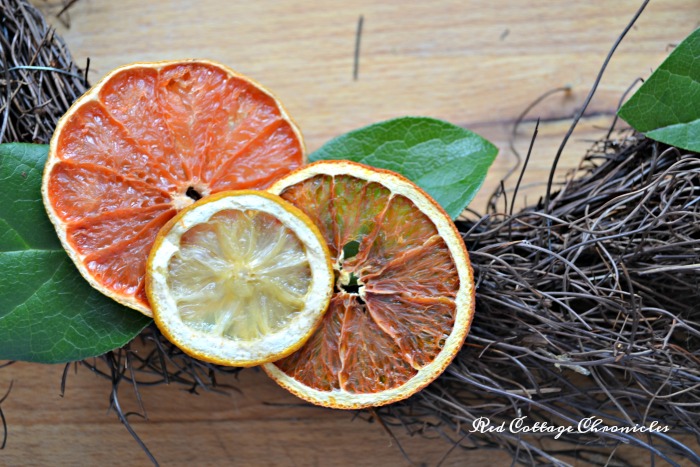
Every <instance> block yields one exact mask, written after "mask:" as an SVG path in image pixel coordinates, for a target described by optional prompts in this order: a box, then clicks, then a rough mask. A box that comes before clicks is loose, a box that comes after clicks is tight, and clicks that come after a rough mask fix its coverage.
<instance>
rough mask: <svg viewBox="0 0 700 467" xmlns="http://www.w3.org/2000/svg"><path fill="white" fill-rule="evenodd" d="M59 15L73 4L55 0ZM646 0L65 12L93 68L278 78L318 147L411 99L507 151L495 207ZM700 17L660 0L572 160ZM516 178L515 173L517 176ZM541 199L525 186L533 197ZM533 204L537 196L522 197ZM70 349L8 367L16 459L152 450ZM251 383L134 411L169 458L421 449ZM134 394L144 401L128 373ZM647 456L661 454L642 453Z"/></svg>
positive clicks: (81, 8)
mask: <svg viewBox="0 0 700 467" xmlns="http://www.w3.org/2000/svg"><path fill="white" fill-rule="evenodd" d="M35 4H36V5H37V6H39V7H41V8H42V9H43V10H44V11H45V12H46V13H47V15H49V16H51V15H53V14H55V13H56V12H57V11H58V10H59V9H60V5H59V4H57V3H56V2H46V1H40V0H37V1H36V2H35ZM640 4H641V1H639V0H617V1H614V2H610V1H606V0H595V1H593V0H592V1H587V2H580V1H573V0H559V1H554V0H551V1H544V0H531V1H528V2H524V1H519V2H513V1H507V0H489V1H486V0H462V1H445V0H441V1H432V2H425V1H421V2H418V1H404V2H376V1H369V0H367V1H364V0H363V1H348V2H337V1H306V2H292V1H287V0H284V1H281V0H277V1H275V0H262V1H261V0H258V1H255V2H250V1H249V2H243V1H223V0H220V1H215V0H201V1H196V2H195V1H191V0H172V1H165V0H159V1H150V2H142V1H138V0H123V1H119V2H109V1H99V0H81V1H79V2H77V3H76V4H75V5H74V6H73V7H72V8H71V9H70V11H69V16H70V28H69V29H66V28H65V27H63V26H62V25H61V23H60V21H58V20H57V19H56V18H55V17H53V16H51V21H52V22H53V23H54V24H55V25H56V26H57V28H58V30H59V32H60V33H61V34H63V36H64V38H65V39H66V42H67V44H68V47H69V49H70V50H71V51H72V53H73V55H74V57H75V59H76V60H77V61H78V62H79V63H85V60H86V59H87V57H90V59H91V67H90V79H91V81H92V82H96V81H97V79H99V77H101V76H102V75H104V74H105V73H107V72H108V71H109V70H111V69H112V68H114V67H117V66H119V65H123V64H126V63H129V62H133V61H139V60H163V59H171V58H184V57H203V58H211V59H214V60H219V61H221V62H223V63H226V64H227V65H229V66H231V67H232V68H234V69H236V70H237V71H240V72H242V73H245V74H247V75H249V76H251V77H253V78H255V79H256V80H258V81H260V82H262V83H264V84H265V85H266V86H267V87H268V88H269V89H271V90H273V91H274V92H275V93H276V94H277V95H278V97H279V98H280V99H281V100H282V101H283V102H285V103H286V106H287V108H288V110H289V112H290V114H291V115H292V116H293V117H294V118H295V120H296V121H297V123H298V124H299V125H300V127H301V128H302V131H303V133H304V135H305V138H306V142H307V146H308V149H309V150H310V151H313V150H315V149H317V148H318V147H320V146H321V145H322V144H323V143H324V142H325V141H327V140H329V139H330V138H332V137H334V136H337V135H340V134H342V133H344V132H347V131H349V130H352V129H355V128H358V127H360V126H363V125H366V124H369V123H373V122H377V121H380V120H384V119H388V118H392V117H398V116H402V115H428V116H433V117H437V118H441V119H444V120H448V121H451V122H453V123H455V124H458V125H461V126H464V127H467V128H470V129H472V130H474V131H476V132H478V133H480V134H481V135H483V136H485V137H487V138H488V139H490V140H491V141H493V142H494V143H495V144H496V145H497V146H499V147H500V148H501V153H500V155H499V157H498V159H497V161H496V163H495V165H494V169H493V170H492V171H491V173H490V174H489V176H488V179H487V183H486V187H485V188H484V190H482V192H481V193H480V195H479V196H478V198H477V199H476V201H475V202H474V204H473V207H474V208H475V209H477V210H481V209H482V207H483V205H484V203H485V201H486V199H487V197H488V194H489V193H490V192H491V191H492V190H493V189H494V188H495V187H496V186H497V185H498V183H499V181H500V180H501V178H502V177H503V175H504V174H505V173H506V172H507V171H508V169H510V168H511V167H512V166H513V165H514V164H515V163H516V158H515V156H514V155H513V154H512V152H511V151H510V150H509V149H508V141H509V138H510V135H511V132H512V130H513V124H514V122H515V120H516V119H517V117H518V116H519V115H520V114H521V112H522V111H523V110H524V109H525V108H526V107H527V106H528V105H529V104H530V103H531V102H532V101H533V100H535V99H536V98H537V97H538V96H540V95H541V94H543V93H545V92H547V91H549V90H551V89H554V88H558V87H564V86H566V87H568V91H567V92H561V93H558V94H555V95H553V96H551V97H550V98H548V99H546V100H545V101H544V102H543V103H542V104H540V105H539V106H537V107H536V108H535V109H534V110H532V111H531V112H530V113H529V114H528V115H527V117H526V120H525V122H524V124H523V125H521V126H520V128H519V131H518V132H517V135H516V139H515V145H516V147H517V148H518V149H519V150H520V151H522V152H524V151H525V150H526V148H527V145H528V143H529V139H530V135H531V133H532V130H533V127H534V121H535V120H536V119H537V118H541V119H542V122H543V123H542V126H541V131H540V135H539V138H538V140H537V142H536V145H535V151H534V154H533V158H532V161H531V165H530V169H529V171H528V173H527V175H526V178H525V185H526V187H527V188H526V190H525V191H524V194H526V196H527V200H528V201H534V200H536V198H537V197H538V196H540V195H541V194H542V193H543V188H542V183H543V181H544V180H546V177H547V174H548V170H549V167H550V164H551V161H552V159H553V157H554V154H555V153H556V151H557V148H558V146H559V143H560V142H561V139H562V136H563V134H564V133H565V132H566V130H567V128H568V126H569V124H570V119H571V116H572V114H573V113H574V112H575V110H576V109H577V108H578V107H579V106H580V105H581V103H582V101H583V100H584V98H585V96H586V94H587V93H588V91H589V88H590V86H591V84H592V83H593V80H594V78H595V76H596V74H597V73H598V70H599V68H600V66H601V64H602V63H603V59H604V57H605V55H606V54H607V52H608V50H609V49H610V47H611V45H612V43H613V42H614V40H615V39H616V38H617V36H618V34H619V33H620V32H621V31H622V29H623V28H624V27H625V25H626V24H627V22H628V21H629V19H630V18H631V16H632V14H633V13H634V12H635V10H636V9H637V8H638V6H639V5H640ZM360 15H363V17H364V28H363V34H362V42H361V55H360V62H359V79H358V80H356V81H355V80H353V53H354V47H355V32H356V26H357V21H358V18H359V16H360ZM699 22H700V0H666V1H654V2H651V4H650V6H649V7H648V8H647V10H646V12H645V13H644V14H643V16H642V18H641V19H640V20H639V21H638V23H637V25H636V26H635V27H634V29H633V30H632V31H630V33H629V35H628V37H627V38H626V39H625V41H624V42H623V44H622V45H621V46H620V48H619V50H618V51H617V53H616V54H615V56H614V58H613V60H612V62H611V63H610V65H609V67H608V70H607V72H606V74H605V76H604V78H603V80H602V81H601V84H600V87H599V90H598V92H597V94H596V96H595V98H594V99H593V101H592V103H591V105H590V106H589V108H588V110H587V112H586V114H585V116H584V118H583V120H582V122H581V124H580V125H579V127H578V129H577V131H576V132H575V133H574V136H573V138H572V139H571V141H570V142H569V144H568V145H567V147H566V150H565V152H564V158H563V159H562V162H561V163H560V169H561V171H560V174H562V175H563V173H564V172H565V171H566V170H567V169H570V168H573V167H575V166H576V164H577V163H578V160H579V159H580V157H581V156H582V155H583V154H584V152H585V150H586V149H587V148H588V147H589V145H590V141H592V140H594V139H596V138H599V137H600V136H602V135H603V134H604V132H603V130H602V129H603V128H607V127H608V126H609V124H610V122H611V118H612V116H613V114H614V112H615V109H616V108H617V106H618V102H619V100H620V97H621V95H622V94H623V93H624V91H625V90H626V89H627V88H628V87H629V86H630V85H631V84H632V83H633V81H634V80H635V79H636V78H637V77H646V76H648V74H649V73H650V71H651V70H652V69H653V68H654V67H656V66H657V65H658V64H659V63H660V62H661V61H662V60H663V58H664V57H665V56H666V55H667V53H668V52H669V50H670V47H671V46H672V45H673V44H675V43H677V42H678V41H680V40H681V39H682V38H683V37H685V36H686V35H687V34H689V33H690V32H691V31H692V30H693V29H694V28H695V27H697V26H698V24H699ZM513 183H514V180H509V181H507V186H509V187H512V185H513ZM521 199H524V198H521ZM521 204H522V201H521ZM61 372H62V366H42V365H33V364H26V363H17V364H14V365H12V366H9V367H7V368H3V369H1V370H0V393H2V392H4V391H5V390H6V389H7V388H8V387H9V385H10V383H11V382H13V389H12V392H11V394H10V395H9V397H8V398H7V400H6V401H5V402H3V404H2V410H3V412H4V414H5V416H6V418H7V422H8V425H9V435H8V440H7V447H6V448H5V450H4V451H0V464H4V465H97V464H99V465H122V464H129V465H148V460H147V458H146V457H145V456H144V454H143V453H142V452H141V451H140V450H139V448H138V446H137V445H136V444H135V443H134V441H133V440H132V439H131V437H130V436H129V434H128V433H127V432H126V430H125V429H124V428H123V426H121V424H120V423H119V422H118V421H117V419H116V417H115V416H114V414H113V413H108V412H107V410H108V396H109V394H108V391H109V388H110V386H109V384H108V382H107V381H105V380H103V379H100V378H98V377H96V376H94V375H93V374H91V373H89V372H88V371H87V370H85V369H81V370H80V371H79V372H78V373H77V374H76V375H71V376H70V377H69V380H68V388H67V391H66V394H65V396H64V397H60V396H59V389H60V388H59V382H60V377H61ZM225 382H226V383H230V384H232V385H234V386H236V387H237V388H239V389H240V390H241V391H242V392H241V393H240V394H239V393H237V392H232V393H231V394H230V395H229V396H221V395H218V394H202V395H199V396H193V395H191V394H189V393H187V392H185V391H183V388H180V387H175V386H171V387H167V388H165V387H160V388H145V389H143V390H142V395H143V402H144V405H145V407H146V409H147V411H148V415H149V419H148V421H143V420H140V419H138V418H136V417H132V418H131V421H132V422H133V424H134V428H135V429H136V431H137V432H138V433H139V435H141V436H142V438H143V439H144V440H145V442H146V443H147V444H148V446H149V447H150V449H151V450H152V452H153V453H154V455H155V456H156V457H157V458H158V460H159V461H160V462H161V463H162V465H195V464H196V465H221V464H240V465H355V464H372V465H406V464H408V461H407V460H406V459H405V458H404V457H403V456H402V454H401V452H400V451H399V449H398V448H397V446H396V442H394V441H392V440H391V439H390V438H389V436H388V435H387V434H386V433H385V432H384V430H383V429H382V428H381V427H380V426H379V425H378V424H376V423H375V424H367V423H366V422H364V421H362V420H360V419H353V417H354V414H351V413H346V412H340V411H331V410H325V409H317V408H310V407H305V406H300V405H299V401H298V400H297V399H295V398H294V397H293V396H291V395H289V394H287V393H286V392H285V391H284V390H282V389H280V388H278V387H277V386H276V385H275V384H274V383H272V382H271V381H270V380H268V379H267V377H266V376H265V375H263V374H262V373H260V372H256V371H255V370H246V371H244V372H242V373H241V374H240V378H238V379H236V378H234V377H230V378H227V379H226V381H225ZM121 393H122V399H123V403H124V405H125V410H138V405H137V404H136V401H135V400H134V398H133V395H132V394H131V391H130V390H129V388H126V387H125V388H122V391H121ZM394 431H395V433H396V435H397V437H398V439H399V441H400V442H401V443H402V445H403V447H404V448H405V449H406V451H407V453H408V455H409V457H410V459H411V460H412V461H413V462H415V463H418V464H426V465H435V464H437V463H439V462H440V460H441V459H442V458H443V456H444V455H445V454H446V453H447V452H448V450H449V448H450V445H449V444H447V443H444V442H443V441H440V440H426V439H422V438H420V437H409V436H408V435H407V434H406V433H404V432H403V431H402V430H401V429H395V430H394ZM629 456H631V457H629V459H631V460H632V462H633V463H635V464H637V465H645V464H647V463H648V461H649V458H648V456H646V455H642V454H639V453H637V454H634V453H630V454H629ZM507 460H508V457H507V456H505V455H504V454H502V453H499V452H485V451H477V452H466V451H461V450H455V451H452V452H451V453H449V455H447V457H446V458H445V459H444V463H443V464H442V465H464V464H465V463H467V462H470V463H476V464H480V463H489V464H493V465H501V464H504V463H506V462H507Z"/></svg>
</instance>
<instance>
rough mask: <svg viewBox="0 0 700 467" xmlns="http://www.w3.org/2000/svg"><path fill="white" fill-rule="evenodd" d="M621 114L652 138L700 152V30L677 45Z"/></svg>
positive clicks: (633, 125)
mask: <svg viewBox="0 0 700 467" xmlns="http://www.w3.org/2000/svg"><path fill="white" fill-rule="evenodd" d="M618 115H619V116H620V117H621V118H623V119H624V120H625V121H627V123H629V124H630V125H631V126H632V127H633V128H634V129H635V130H637V131H639V132H641V133H644V134H645V135H646V136H648V137H649V138H651V139H654V140H656V141H661V142H662V143H666V144H670V145H672V146H676V147H679V148H683V149H688V150H690V151H694V152H700V29H696V30H695V31H694V32H693V33H692V34H691V35H690V36H688V37H687V38H686V39H685V40H684V41H683V42H681V43H680V44H679V45H678V47H676V49H675V50H674V51H673V52H672V53H671V55H669V56H668V58H667V59H666V60H665V61H664V62H663V63H662V64H661V66H660V67H659V68H658V69H657V70H656V71H655V72H654V73H652V75H651V76H650V77H649V79H648V80H646V82H645V83H644V84H643V85H642V86H641V87H640V88H639V89H638V90H637V92H636V93H634V95H633V96H632V97H631V98H630V99H629V100H628V101H627V102H626V103H625V105H623V106H622V108H620V110H619V112H618Z"/></svg>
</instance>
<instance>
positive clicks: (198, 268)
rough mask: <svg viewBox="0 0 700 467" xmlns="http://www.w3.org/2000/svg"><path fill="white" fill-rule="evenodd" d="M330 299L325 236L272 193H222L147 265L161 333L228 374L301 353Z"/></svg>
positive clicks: (158, 247)
mask: <svg viewBox="0 0 700 467" xmlns="http://www.w3.org/2000/svg"><path fill="white" fill-rule="evenodd" d="M332 290H333V268H332V266H331V260H330V253H329V251H328V247H327V246H326V244H325V242H324V240H323V237H322V236H321V233H320V232H319V231H318V229H317V228H316V226H314V225H313V223H312V222H311V220H310V219H309V218H308V217H307V216H306V215H305V214H304V213H303V212H301V211H300V210H299V209H297V208H295V207H294V206H293V205H291V204H290V203H288V202H286V201H284V200H282V199H281V198H279V197H278V196H275V195H271V194H269V193H265V192H259V191H250V190H243V191H232V192H223V193H219V194H216V195H213V196H210V197H207V198H205V199H202V200H201V201H199V202H198V203H196V204H193V205H191V206H189V207H187V208H185V209H183V210H182V211H180V213H178V214H177V215H176V216H175V217H174V218H173V219H171V220H170V221H169V223H168V224H166V225H165V226H164V227H163V229H162V230H161V231H160V232H159V233H158V235H157V236H156V240H155V243H154V245H153V249H152V250H151V253H150V256H149V258H148V266H147V274H146V292H147V295H148V299H149V301H150V303H151V306H152V307H153V315H154V319H155V322H156V324H157V325H158V328H159V329H160V330H161V332H162V333H163V334H164V335H165V336H166V337H167V338H168V339H169V340H170V341H171V342H173V343H174V344H176V345H177V346H178V347H180V348H181V349H182V350H183V351H185V352H186V353H188V354H190V355H192V356H193V357H195V358H198V359H200V360H205V361H208V362H213V363H218V364H222V365H231V366H252V365H258V364H261V363H265V362H270V361H273V360H277V359H279V358H282V357H284V356H286V355H289V354H290V353H292V352H293V351H295V350H296V349H298V348H299V347H300V346H301V345H302V344H303V343H304V342H305V341H306V339H308V337H309V336H310V335H311V333H312V332H313V331H314V330H315V329H316V327H318V324H319V323H320V321H321V318H322V317H323V313H324V312H325V311H326V309H327V307H328V302H329V300H330V296H331V293H332Z"/></svg>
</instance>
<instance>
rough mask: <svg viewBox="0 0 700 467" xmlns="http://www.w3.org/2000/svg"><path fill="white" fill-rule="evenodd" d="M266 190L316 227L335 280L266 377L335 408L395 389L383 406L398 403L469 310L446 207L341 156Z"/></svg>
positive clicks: (462, 257)
mask: <svg viewBox="0 0 700 467" xmlns="http://www.w3.org/2000/svg"><path fill="white" fill-rule="evenodd" d="M320 164H326V165H320ZM343 164H344V165H343ZM334 172H335V173H334ZM365 175H367V176H365ZM385 180H386V181H385ZM272 191H273V192H277V193H279V194H280V196H281V197H282V198H284V199H286V200H288V201H290V202H291V203H292V204H294V205H296V206H297V207H299V208H300V209H301V210H303V211H304V212H305V213H306V214H307V215H308V216H309V217H310V218H311V219H313V220H314V221H315V222H316V224H317V225H318V226H319V229H320V231H321V234H322V235H323V237H324V239H325V240H326V241H327V242H328V245H329V250H330V251H331V253H332V256H333V264H334V269H335V271H336V286H335V290H334V295H333V298H332V299H331V304H330V307H329V310H328V312H327V313H326V315H325V317H324V319H323V323H322V324H321V326H320V327H319V329H318V330H317V331H316V333H315V334H314V335H313V336H312V337H311V338H310V339H309V341H308V342H307V343H306V344H305V345H304V346H303V347H302V348H301V349H300V350H299V351H297V352H296V353H294V354H292V355H290V356H289V357H287V358H285V359H282V360H280V361H277V362H275V363H274V364H272V365H268V366H267V367H266V368H267V369H268V371H270V373H271V375H272V376H273V377H275V379H277V380H278V381H280V382H281V383H282V384H283V385H285V386H287V387H289V388H290V389H291V390H292V391H293V392H296V393H297V394H299V395H301V396H302V397H306V396H308V397H307V398H308V399H309V400H312V401H314V402H317V403H321V404H324V405H330V406H334V407H335V406H340V407H357V406H366V405H374V403H375V402H377V401H378V400H380V399H381V398H377V399H375V398H374V397H373V395H375V394H378V393H382V392H387V393H389V392H392V391H395V392H396V393H395V394H392V395H386V396H382V397H384V399H381V401H383V402H382V403H386V402H387V401H391V400H397V399H400V398H403V397H406V395H407V394H408V393H410V392H411V391H409V390H406V391H404V390H403V389H402V388H404V387H409V386H411V387H412V389H411V390H412V391H415V389H416V388H415V387H414V386H415V385H420V384H422V385H425V384H427V382H429V381H430V380H432V379H433V378H434V377H436V376H437V374H439V372H440V371H441V370H442V368H444V366H446V365H447V363H449V361H450V360H451V358H452V356H453V354H454V353H456V351H457V349H458V348H459V346H460V345H461V342H462V341H463V339H464V336H465V335H466V331H467V329H468V324H469V320H470V319H471V309H472V306H473V302H472V298H471V297H472V294H473V289H472V284H471V270H470V268H469V265H468V259H467V256H466V250H465V249H464V243H463V241H462V239H461V238H460V237H459V235H458V233H457V232H456V229H455V228H454V225H453V224H452V223H451V221H450V220H449V218H447V216H446V215H445V214H444V212H443V211H442V210H440V209H439V208H436V207H435V204H434V201H432V200H429V199H428V198H427V197H426V196H425V195H424V194H421V193H418V191H419V190H418V189H417V188H416V187H415V185H412V184H410V182H408V181H406V180H405V179H399V178H398V177H396V176H395V175H393V174H392V175H387V174H386V173H381V172H375V171H373V170H371V169H370V168H368V167H364V166H359V165H358V164H350V163H345V162H343V163H340V162H339V163H337V164H335V165H334V164H333V163H331V162H327V163H317V164H312V165H311V166H309V167H307V168H306V169H301V170H300V171H299V172H297V173H293V174H291V175H289V176H287V177H285V178H284V179H282V180H281V181H280V182H278V183H277V184H276V185H275V186H273V187H272ZM417 200H418V201H417ZM419 202H420V203H422V204H420V205H419V204H418V203H419ZM436 221H438V223H439V226H438V225H437V224H436ZM446 238H448V239H447V240H446ZM448 242H449V243H450V244H451V245H453V247H452V249H451V248H450V244H448ZM455 253H456V254H457V257H455ZM458 262H460V263H459V264H458ZM458 314H459V316H458ZM457 321H459V323H457ZM456 328H457V331H456V332H455V329H456ZM448 341H449V344H448ZM447 345H449V346H450V350H449V352H448V354H449V355H447V354H445V355H442V354H441V353H442V351H443V350H444V349H445V348H446V346H447ZM438 356H440V358H438ZM438 360H439V361H438ZM272 366H274V368H271V367H272ZM438 367H439V368H438ZM278 371H281V372H282V373H283V374H284V375H286V377H281V376H280V375H279V373H278ZM287 377H288V378H287ZM414 380H415V381H414ZM312 393H313V394H314V395H311V396H309V394H312ZM324 393H327V394H324ZM348 395H349V396H348ZM355 396H357V397H355ZM341 400H343V401H344V402H340V401H341Z"/></svg>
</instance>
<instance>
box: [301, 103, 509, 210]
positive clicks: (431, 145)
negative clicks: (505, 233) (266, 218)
mask: <svg viewBox="0 0 700 467" xmlns="http://www.w3.org/2000/svg"><path fill="white" fill-rule="evenodd" d="M496 154H498V149H497V148H496V147H495V146H494V145H493V144H491V143H490V142H488V141H487V140H485V139H484V138H482V137H481V136H479V135H477V134H475V133H472V132H471V131H469V130H465V129H464V128H461V127H458V126H455V125H452V124H451V123H447V122H443V121H441V120H435V119H432V118H426V117H404V118H397V119H395V120H387V121H385V122H381V123H376V124H374V125H370V126H367V127H364V128H360V129H359V130H355V131H351V132H350V133H347V134H345V135H343V136H340V137H338V138H336V139H334V140H331V141H329V142H328V143H326V144H325V145H324V146H323V147H322V148H320V149H319V150H318V151H316V152H314V153H312V154H311V155H310V156H309V159H310V160H311V161H317V160H323V159H346V160H351V161H355V162H361V163H363V164H367V165H371V166H373V167H379V168H383V169H388V170H393V171H394V172H398V173H400V174H401V175H403V176H405V177H406V178H408V179H409V180H411V181H413V182H414V183H416V184H417V185H418V186H420V187H421V188H423V189H424V190H425V191H427V192H428V194H430V195H431V196H432V197H433V198H435V201H437V202H438V203H439V204H440V205H441V206H442V207H443V208H444V209H445V211H447V213H448V214H449V215H450V216H452V218H455V217H457V216H459V214H460V213H461V212H462V211H463V210H464V208H465V207H467V205H468V204H469V202H470V201H471V200H472V199H473V198H474V195H476V193H477V192H478V191H479V188H481V185H482V184H483V183H484V179H485V178H486V172H487V171H488V169H489V167H490V166H491V163H492V162H493V160H494V159H495V158H496Z"/></svg>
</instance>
